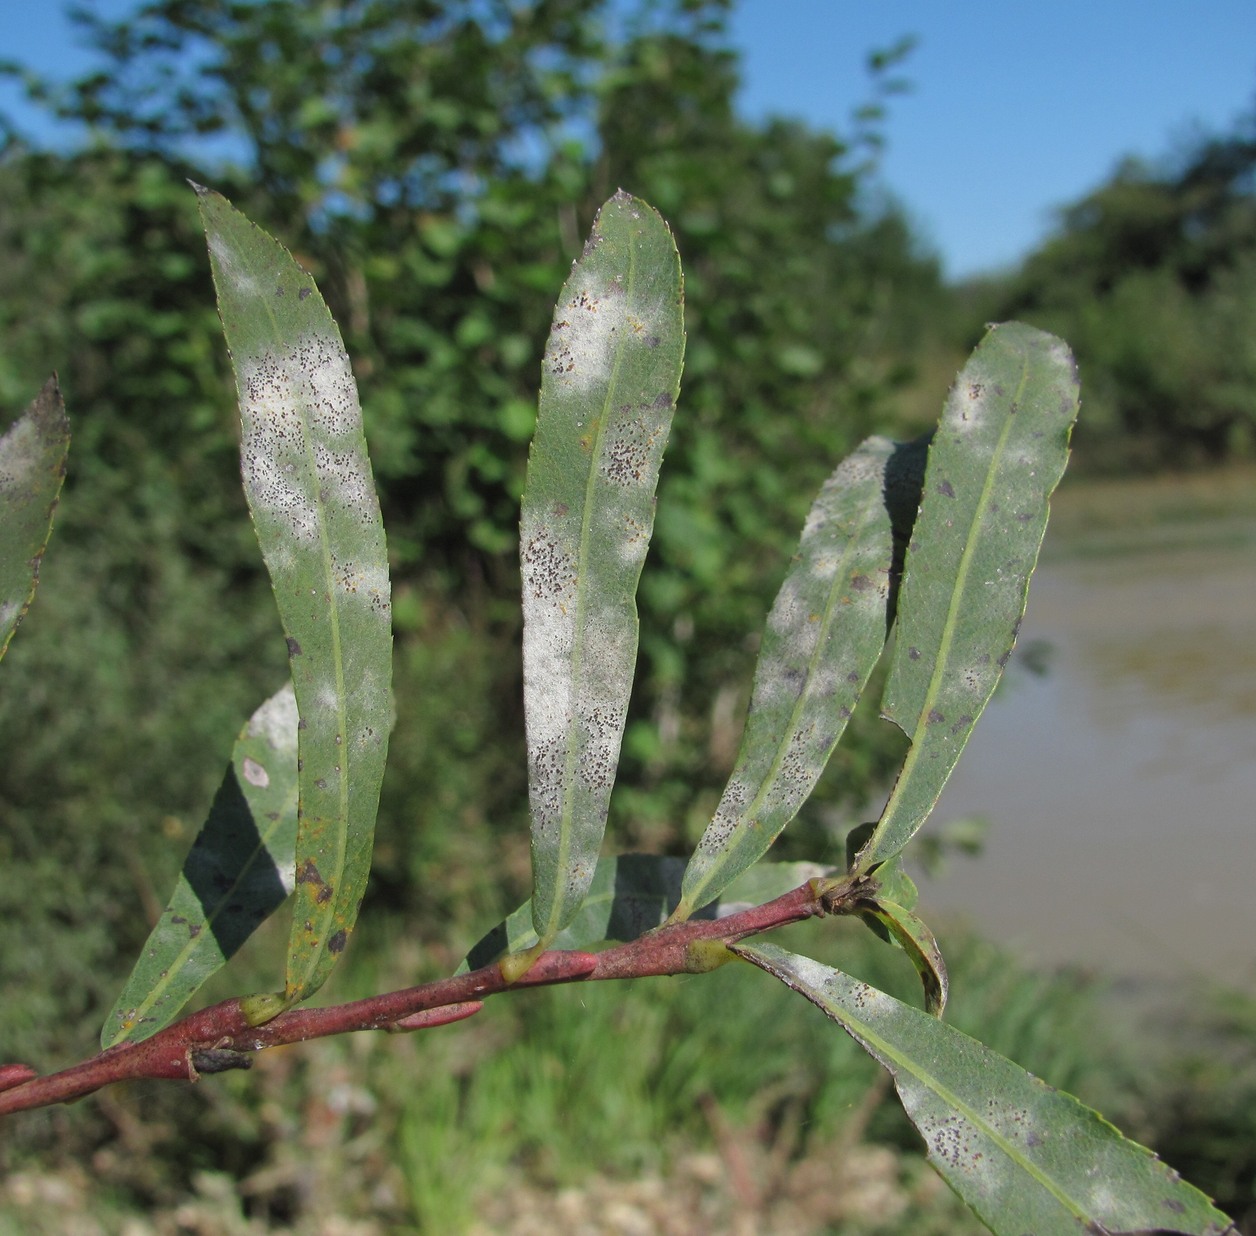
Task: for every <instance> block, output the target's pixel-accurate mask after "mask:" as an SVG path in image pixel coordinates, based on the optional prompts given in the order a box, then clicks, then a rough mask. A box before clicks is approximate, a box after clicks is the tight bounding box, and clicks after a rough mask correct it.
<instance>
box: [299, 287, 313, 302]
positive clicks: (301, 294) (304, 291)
mask: <svg viewBox="0 0 1256 1236" xmlns="http://www.w3.org/2000/svg"><path fill="white" fill-rule="evenodd" d="M309 294H310V289H309V288H302V289H301V290H300V291H299V292H298V293H297V300H304V299H305V298H306V297H307V296H308V295H309Z"/></svg>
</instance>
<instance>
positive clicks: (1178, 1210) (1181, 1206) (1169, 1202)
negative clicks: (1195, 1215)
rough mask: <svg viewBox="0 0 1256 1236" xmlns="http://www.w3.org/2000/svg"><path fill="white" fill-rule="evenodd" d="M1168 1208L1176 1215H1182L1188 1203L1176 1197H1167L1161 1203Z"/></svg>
mask: <svg viewBox="0 0 1256 1236" xmlns="http://www.w3.org/2000/svg"><path fill="white" fill-rule="evenodd" d="M1160 1205H1161V1206H1163V1207H1164V1208H1165V1209H1166V1210H1171V1211H1173V1213H1174V1214H1175V1215H1180V1214H1182V1213H1184V1212H1185V1210H1186V1203H1185V1202H1181V1201H1179V1200H1178V1199H1177V1198H1176V1197H1166V1198H1165V1199H1164V1200H1163V1201H1161V1203H1160Z"/></svg>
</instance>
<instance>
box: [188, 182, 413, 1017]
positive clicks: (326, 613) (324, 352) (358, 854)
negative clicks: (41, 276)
mask: <svg viewBox="0 0 1256 1236" xmlns="http://www.w3.org/2000/svg"><path fill="white" fill-rule="evenodd" d="M198 196H199V198H200V208H201V217H202V220H203V222H204V226H205V232H206V236H207V239H208V242H209V252H210V260H211V265H212V267H213V272H214V284H215V287H216V288H217V292H218V306H219V312H220V314H221V317H222V323H223V331H224V333H225V334H226V337H227V344H228V347H229V348H230V351H231V360H232V365H233V367H234V369H235V375H236V387H237V390H238V393H239V401H240V420H241V442H240V452H241V470H242V473H243V479H244V489H245V494H246V496H247V498H248V503H249V511H250V513H251V515H252V518H253V526H254V529H255V530H256V533H257V539H258V543H259V545H260V546H261V550H262V556H263V558H264V559H265V562H266V568H267V570H268V571H269V572H270V578H271V584H272V586H273V588H274V593H275V601H276V604H277V606H278V609H279V616H280V620H281V622H282V624H283V629H284V634H285V636H286V637H287V644H288V654H289V666H290V669H291V673H292V682H293V686H294V688H295V691H296V702H297V711H298V712H299V714H300V724H301V729H300V743H299V747H300V749H299V760H300V764H299V768H300V773H299V778H298V789H299V801H300V807H299V819H298V827H297V840H296V901H295V905H294V910H293V922H292V933H291V936H290V939H289V946H288V962H287V977H286V983H285V990H284V995H283V999H282V1002H281V1003H279V1004H278V1005H276V1006H275V1007H274V1008H273V1009H272V1011H277V1010H278V1007H282V1006H283V1005H288V1004H293V1003H295V1002H296V1001H298V1000H302V999H304V998H306V997H307V996H309V995H311V994H312V993H313V992H315V991H317V990H318V988H319V987H320V986H321V985H322V983H323V982H324V980H325V979H326V977H327V975H328V973H329V972H330V971H331V969H332V967H333V966H334V965H335V963H336V960H337V958H338V957H339V956H340V954H341V953H342V952H343V951H344V948H345V945H346V943H347V941H348V938H349V934H350V932H351V931H352V930H353V926H354V923H355V921H356V919H357V913H358V906H359V904H360V902H361V900H362V894H363V891H364V889H365V887H366V879H367V873H368V870H369V867H370V858H371V845H372V840H373V836H374V828H375V815H376V811H377V809H378V806H379V789H380V782H381V781H382V779H383V773H384V762H385V758H386V755H387V748H388V734H389V730H390V729H391V726H392V614H391V601H390V586H389V579H388V560H387V555H386V552H385V544H384V528H383V521H382V519H381V517H380V510H379V500H378V499H377V497H376V494H375V484H374V479H373V476H372V473H371V465H370V460H369V459H368V457H367V453H366V441H365V438H364V437H363V433H362V415H361V410H360V408H359V405H358V395H357V387H356V384H355V382H354V379H353V373H352V371H351V369H350V367H349V360H348V357H347V355H346V354H345V350H344V345H343V343H342V342H341V339H340V332H339V330H338V329H337V327H336V324H335V322H334V321H333V319H332V317H331V314H330V313H329V312H328V310H327V306H326V305H325V304H324V303H323V299H322V297H321V296H320V295H319V292H318V289H317V287H315V285H314V281H313V279H311V278H310V276H309V275H308V274H306V273H305V271H303V270H302V269H301V267H300V266H298V265H297V263H296V262H295V261H294V260H293V258H292V256H291V255H290V254H289V253H288V252H287V250H285V249H284V248H283V246H282V245H280V244H279V243H278V242H277V241H275V240H273V239H272V238H271V237H270V236H268V235H267V234H266V233H265V232H263V231H262V230H261V229H260V228H257V227H255V226H254V225H253V224H252V223H250V222H249V221H248V220H247V219H246V218H245V217H244V216H243V215H241V214H239V213H238V212H237V211H236V210H234V209H233V208H232V207H231V206H230V204H229V203H228V202H227V201H226V200H225V199H224V198H222V197H219V196H218V195H217V194H215V193H210V192H209V191H208V190H203V189H198Z"/></svg>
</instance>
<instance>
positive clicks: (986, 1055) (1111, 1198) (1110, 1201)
mask: <svg viewBox="0 0 1256 1236" xmlns="http://www.w3.org/2000/svg"><path fill="white" fill-rule="evenodd" d="M730 947H731V948H732V951H733V952H735V953H738V954H740V955H741V956H742V957H745V958H747V959H748V960H750V961H752V962H754V964H755V965H757V966H760V967H762V968H763V969H764V970H766V971H767V972H768V973H769V974H774V975H775V976H776V977H777V978H779V979H780V980H781V982H783V983H784V984H785V985H786V986H788V987H791V988H792V989H793V990H794V991H797V992H799V993H801V994H802V995H804V996H806V997H807V999H808V1000H810V1001H811V1002H812V1003H813V1004H815V1005H816V1006H817V1007H818V1008H820V1009H821V1010H823V1011H824V1012H825V1013H826V1014H827V1015H828V1016H829V1017H831V1018H832V1019H833V1020H834V1021H836V1022H837V1023H838V1024H839V1025H840V1026H842V1027H843V1029H845V1030H846V1031H847V1032H848V1033H849V1034H850V1035H851V1037H852V1038H853V1039H855V1041H856V1042H858V1043H859V1045H860V1046H861V1047H863V1049H864V1050H865V1051H867V1052H868V1053H869V1054H870V1055H871V1056H873V1057H874V1058H875V1059H876V1060H878V1061H879V1062H880V1063H881V1064H882V1065H884V1066H885V1068H886V1069H888V1070H889V1072H890V1074H891V1075H892V1077H893V1078H894V1084H895V1086H896V1087H897V1088H898V1094H899V1098H900V1099H902V1102H903V1107H904V1108H905V1109H906V1111H907V1114H908V1116H909V1117H910V1118H911V1121H912V1123H913V1124H914V1125H915V1126H916V1127H917V1129H919V1130H920V1133H921V1135H922V1136H923V1137H924V1139H925V1142H926V1144H927V1146H928V1150H929V1161H930V1162H931V1163H932V1164H933V1166H934V1167H935V1168H936V1169H937V1171H938V1172H939V1173H940V1174H941V1176H942V1177H943V1179H945V1180H946V1182H947V1184H949V1185H950V1186H951V1188H952V1189H954V1190H955V1192H956V1193H958V1194H959V1196H960V1197H961V1198H963V1200H964V1201H965V1202H966V1203H967V1204H968V1205H969V1206H970V1207H971V1208H972V1210H973V1211H974V1212H975V1213H976V1214H977V1215H978V1217H979V1218H980V1219H981V1220H982V1222H983V1223H985V1224H986V1225H987V1226H988V1227H989V1228H990V1230H991V1231H992V1232H995V1233H996V1236H1025V1233H1028V1232H1035V1233H1039V1234H1040V1236H1047V1234H1048V1233H1056V1232H1061V1233H1062V1232H1078V1233H1083V1232H1093V1233H1097V1234H1107V1236H1115V1234H1116V1233H1135V1232H1148V1231H1162V1232H1183V1233H1190V1234H1193V1236H1222V1233H1226V1232H1233V1230H1234V1229H1233V1228H1232V1227H1231V1226H1230V1223H1229V1221H1228V1220H1227V1219H1226V1217H1225V1216H1224V1215H1222V1214H1221V1213H1220V1212H1219V1211H1217V1210H1215V1209H1214V1208H1213V1207H1212V1206H1211V1205H1210V1204H1209V1202H1208V1199H1207V1198H1206V1197H1205V1196H1204V1195H1203V1194H1202V1193H1200V1192H1199V1191H1198V1190H1197V1189H1195V1188H1193V1187H1192V1186H1191V1185H1188V1184H1186V1183H1185V1182H1184V1181H1182V1180H1181V1179H1180V1178H1179V1177H1178V1175H1177V1173H1176V1172H1173V1171H1171V1170H1170V1169H1169V1168H1167V1167H1166V1166H1165V1165H1164V1164H1163V1163H1161V1162H1160V1161H1159V1160H1158V1159H1157V1158H1156V1157H1155V1156H1154V1155H1153V1154H1152V1153H1151V1152H1150V1151H1149V1150H1145V1149H1144V1148H1143V1147H1142V1146H1139V1145H1138V1144H1137V1143H1135V1142H1131V1141H1128V1140H1127V1139H1126V1138H1124V1137H1122V1136H1121V1134H1120V1133H1119V1132H1118V1131H1117V1130H1116V1129H1114V1128H1113V1127H1112V1126H1111V1125H1110V1124H1108V1123H1107V1121H1105V1120H1104V1119H1103V1117H1101V1116H1100V1115H1099V1114H1098V1113H1097V1112H1094V1111H1092V1110H1091V1109H1090V1108H1088V1107H1084V1106H1083V1105H1082V1104H1081V1103H1079V1102H1078V1101H1077V1100H1076V1099H1075V1098H1073V1097H1072V1096H1071V1095H1068V1094H1065V1093H1063V1092H1062V1091H1059V1090H1055V1089H1054V1088H1052V1087H1051V1086H1048V1085H1046V1084H1045V1083H1043V1082H1042V1081H1040V1080H1039V1079H1038V1078H1036V1077H1034V1076H1033V1074H1031V1073H1027V1072H1025V1070H1024V1069H1022V1068H1020V1066H1019V1065H1016V1064H1013V1063H1012V1061H1010V1060H1008V1059H1006V1058H1005V1057H1003V1056H1000V1055H998V1054H997V1053H995V1052H993V1051H991V1050H990V1049H989V1048H988V1047H985V1046H984V1045H983V1044H981V1043H978V1042H977V1041H976V1040H975V1039H970V1038H969V1037H968V1036H967V1035H964V1034H961V1033H960V1032H959V1031H958V1030H953V1029H952V1028H951V1027H950V1026H948V1025H946V1024H945V1023H944V1022H941V1021H939V1020H938V1019H937V1018H935V1017H930V1016H929V1015H928V1014H926V1013H921V1012H920V1011H919V1010H918V1009H914V1008H912V1007H911V1006H910V1005H906V1004H902V1003H900V1002H899V1001H898V1000H895V999H894V998H893V997H891V996H887V995H886V994H885V993H884V992H881V991H877V990H876V989H875V988H873V987H869V986H868V985H867V984H866V983H861V982H858V981H857V980H855V979H852V978H850V977H849V976H847V975H845V974H842V973H841V972H840V971H837V970H832V969H830V968H829V967H828V966H823V965H821V964H820V963H819V962H816V961H811V960H810V959H808V958H806V957H799V956H797V955H795V954H793V953H788V952H786V951H785V950H784V949H781V948H777V947H776V946H774V945H771V944H736V945H732V946H730Z"/></svg>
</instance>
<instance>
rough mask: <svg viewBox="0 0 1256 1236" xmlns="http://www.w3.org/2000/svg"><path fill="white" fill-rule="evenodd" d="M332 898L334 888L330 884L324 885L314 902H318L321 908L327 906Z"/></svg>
mask: <svg viewBox="0 0 1256 1236" xmlns="http://www.w3.org/2000/svg"><path fill="white" fill-rule="evenodd" d="M331 898H332V887H331V885H330V884H324V885H323V887H322V888H320V889H319V890H318V895H317V896H316V897H315V898H314V900H315V901H316V902H318V904H319V905H320V906H325V905H326V904H327V903H328V902H329V901H330V900H331Z"/></svg>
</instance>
